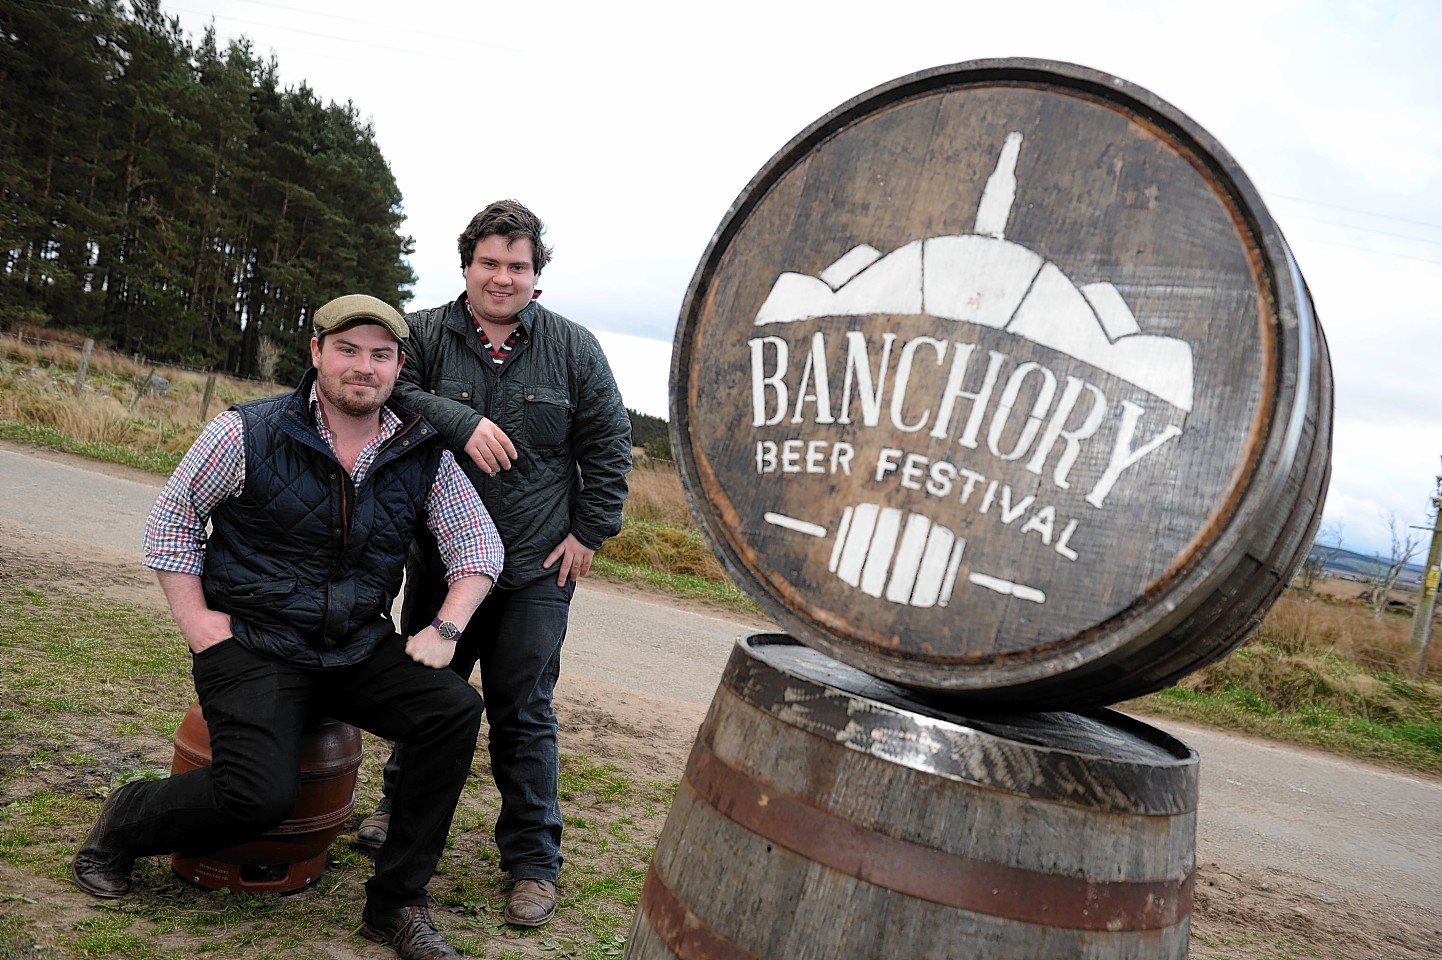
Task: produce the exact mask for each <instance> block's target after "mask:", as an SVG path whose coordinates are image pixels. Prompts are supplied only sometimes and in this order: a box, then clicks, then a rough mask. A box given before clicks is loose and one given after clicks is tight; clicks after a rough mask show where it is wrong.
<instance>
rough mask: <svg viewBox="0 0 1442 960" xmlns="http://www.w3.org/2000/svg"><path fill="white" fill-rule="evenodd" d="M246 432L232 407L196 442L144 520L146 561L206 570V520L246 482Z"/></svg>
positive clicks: (178, 569) (165, 567)
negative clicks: (244, 436)
mask: <svg viewBox="0 0 1442 960" xmlns="http://www.w3.org/2000/svg"><path fill="white" fill-rule="evenodd" d="M243 433H244V426H243V421H242V420H241V418H240V414H239V413H237V412H235V411H234V410H227V411H225V412H224V413H221V414H220V415H219V416H217V417H216V418H215V419H214V420H211V421H210V423H208V424H206V426H205V429H204V430H202V431H201V433H200V436H199V437H197V438H196V440H195V443H193V444H191V447H190V450H189V451H187V452H186V454H185V456H184V457H183V458H182V459H181V461H180V466H178V467H176V468H175V472H174V473H172V474H171V475H170V479H169V480H167V481H166V483H165V488H164V489H163V490H161V491H160V496H159V497H157V498H156V500H155V505H154V506H153V507H151V508H150V516H149V517H148V518H147V519H146V521H145V565H146V566H147V567H149V568H150V569H152V570H161V571H165V572H169V573H188V574H193V575H195V576H200V575H201V573H203V572H204V570H205V525H206V521H207V520H208V519H209V518H210V514H211V513H212V512H213V511H214V510H215V508H216V507H217V506H219V505H220V503H221V501H223V500H225V499H226V498H227V497H233V496H236V495H238V494H239V493H240V491H241V489H242V488H243V487H244V485H245V442H244V438H243Z"/></svg>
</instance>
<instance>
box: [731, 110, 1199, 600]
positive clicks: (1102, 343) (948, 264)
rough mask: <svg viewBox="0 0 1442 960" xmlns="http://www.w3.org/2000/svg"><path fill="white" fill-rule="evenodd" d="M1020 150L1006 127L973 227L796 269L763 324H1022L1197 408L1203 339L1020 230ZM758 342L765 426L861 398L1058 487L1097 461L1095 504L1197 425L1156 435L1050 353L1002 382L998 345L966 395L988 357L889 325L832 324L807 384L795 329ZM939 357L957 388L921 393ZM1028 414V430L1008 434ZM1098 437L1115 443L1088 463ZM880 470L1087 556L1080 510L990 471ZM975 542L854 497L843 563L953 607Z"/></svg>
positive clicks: (848, 461) (828, 417)
mask: <svg viewBox="0 0 1442 960" xmlns="http://www.w3.org/2000/svg"><path fill="white" fill-rule="evenodd" d="M1021 145H1022V135H1021V134H1020V133H1016V132H1013V133H1010V134H1008V135H1007V137H1006V142H1005V145H1004V146H1003V147H1002V150H1001V155H1000V158H999V160H998V162H997V165H996V169H995V170H994V171H993V172H992V174H991V176H990V177H989V178H988V180H987V183H986V188H985V190H984V192H983V194H982V197H981V201H980V203H979V205H978V208H977V215H976V223H975V228H974V229H975V232H974V233H972V234H963V235H949V236H936V237H929V238H925V239H921V240H916V241H912V242H911V243H907V244H905V245H904V246H902V247H900V248H898V249H896V250H893V251H892V252H891V253H889V254H885V255H883V254H882V253H881V252H880V251H878V250H876V249H875V248H873V247H871V246H868V245H865V244H862V245H860V246H856V247H853V248H852V249H851V250H849V251H848V252H847V253H846V254H844V255H843V256H841V257H840V258H839V259H837V260H836V261H835V262H834V263H832V264H831V265H830V266H829V267H827V268H826V269H824V270H822V271H821V272H820V274H819V276H817V277H811V276H807V275H804V274H800V273H783V274H781V276H780V277H779V278H778V279H777V280H776V283H775V284H774V286H773V287H772V289H771V292H770V294H769V295H768V296H767V298H766V300H765V301H764V303H762V305H761V308H760V310H759V311H758V312H757V314H756V318H755V325H756V326H758V327H770V328H777V327H780V326H781V325H785V324H789V323H795V322H797V321H803V320H811V319H817V318H838V317H857V316H868V315H886V316H893V317H894V316H907V315H923V314H924V315H927V316H930V317H935V318H939V319H942V320H950V321H954V322H956V323H958V324H972V325H975V326H979V327H985V328H990V329H994V330H1000V331H1005V332H1006V333H1008V334H1011V335H1013V336H1015V337H1018V338H1021V339H1023V340H1027V341H1030V342H1032V343H1035V344H1039V345H1041V346H1043V347H1046V348H1049V349H1051V350H1054V351H1056V352H1058V353H1061V354H1065V355H1067V356H1069V357H1072V358H1074V359H1075V360H1078V361H1081V362H1082V363H1085V364H1088V365H1090V366H1092V367H1094V368H1096V369H1098V370H1101V371H1104V372H1106V373H1108V374H1111V375H1112V376H1114V377H1116V378H1118V379H1120V380H1123V381H1126V382H1127V383H1129V384H1132V385H1133V386H1135V387H1137V388H1140V389H1141V390H1142V391H1144V392H1146V393H1147V394H1150V395H1151V396H1153V397H1155V398H1157V399H1158V400H1160V401H1162V402H1163V403H1165V404H1167V405H1170V406H1171V407H1173V408H1175V409H1176V410H1177V411H1179V412H1180V414H1181V416H1182V418H1185V415H1186V414H1187V413H1189V412H1190V411H1191V410H1192V405H1193V369H1192V349H1191V346H1190V345H1189V344H1188V343H1187V342H1185V341H1183V340H1180V339H1176V338H1172V337H1164V336H1155V335H1150V334H1146V333H1143V332H1142V330H1141V326H1140V324H1139V323H1138V322H1137V318H1136V316H1135V315H1134V314H1133V313H1132V310H1131V308H1130V307H1129V306H1128V305H1127V303H1126V301H1125V300H1124V299H1123V298H1122V295H1121V293H1120V292H1119V291H1118V290H1117V288H1116V287H1115V286H1113V285H1112V284H1110V283H1106V282H1098V283H1088V284H1085V285H1082V286H1080V287H1079V286H1077V285H1076V284H1074V283H1073V282H1072V281H1071V280H1070V279H1069V278H1068V277H1067V276H1066V275H1065V274H1064V273H1063V272H1062V270H1061V269H1060V268H1059V267H1058V266H1057V265H1056V264H1054V263H1051V262H1049V261H1048V260H1046V259H1045V258H1044V257H1042V256H1041V255H1039V254H1038V253H1036V252H1035V251H1033V250H1031V249H1029V248H1027V247H1025V246H1022V245H1021V244H1018V243H1015V242H1012V241H1009V240H1007V239H1006V227H1007V222H1008V220H1009V219H1010V217H1011V210H1012V206H1013V204H1014V202H1015V200H1016V192H1017V184H1016V175H1015V171H1016V163H1017V158H1018V157H1019V155H1020V152H1021ZM838 339H840V340H841V341H843V342H844V347H843V349H844V352H845V355H846V360H845V363H844V371H845V375H844V382H843V383H842V384H841V389H840V391H839V392H837V391H834V390H833V384H832V383H831V374H830V373H829V372H828V371H829V369H830V368H831V363H830V362H829V357H830V355H831V354H834V353H835V352H836V350H837V340H838ZM748 344H749V347H750V351H751V371H752V383H751V385H752V408H753V409H752V413H753V416H752V423H753V425H754V426H758V427H759V426H773V425H776V424H779V423H781V422H782V421H783V420H787V419H788V415H789V422H791V423H808V422H809V423H811V424H850V423H852V422H853V421H852V414H853V408H854V407H857V406H859V412H860V416H859V418H858V421H857V422H858V425H859V426H869V427H874V426H877V425H878V424H879V423H880V422H881V420H882V419H883V417H885V416H889V419H890V425H891V426H892V427H893V428H894V429H896V430H898V431H901V432H903V433H924V435H925V436H928V437H930V438H933V439H937V440H940V439H943V438H951V437H953V436H954V437H955V441H956V443H957V444H958V445H959V446H961V447H965V448H972V449H977V448H979V447H981V446H982V445H983V444H984V445H985V448H986V449H987V450H988V451H989V452H990V453H991V454H992V455H993V456H994V457H996V458H998V459H999V460H1002V461H1019V462H1021V463H1022V464H1023V466H1024V467H1025V469H1026V470H1027V471H1029V472H1030V473H1033V474H1036V475H1037V476H1039V477H1040V476H1043V475H1045V474H1046V472H1047V468H1048V467H1049V468H1050V472H1049V479H1050V481H1051V483H1052V485H1053V487H1054V488H1056V489H1058V490H1065V489H1067V488H1068V487H1069V486H1070V485H1071V482H1072V480H1073V479H1074V478H1073V475H1072V474H1073V470H1074V468H1075V467H1076V465H1077V463H1078V460H1079V458H1080V459H1081V460H1082V461H1083V462H1084V463H1086V464H1088V465H1092V466H1093V468H1094V475H1092V476H1089V477H1088V478H1087V480H1088V481H1089V483H1088V486H1087V493H1086V494H1085V496H1084V500H1085V502H1086V503H1087V504H1090V505H1091V507H1094V508H1097V509H1100V508H1102V507H1103V506H1104V504H1105V501H1106V497H1107V495H1108V494H1109V493H1110V492H1111V490H1112V489H1113V487H1114V486H1115V484H1116V483H1117V481H1118V480H1119V479H1120V478H1121V476H1122V475H1123V474H1124V473H1125V471H1127V470H1128V469H1130V468H1132V467H1134V466H1135V465H1136V464H1137V463H1139V462H1140V461H1141V460H1142V459H1143V458H1145V457H1146V456H1147V455H1149V454H1151V453H1153V452H1154V451H1156V450H1158V449H1160V448H1161V447H1163V446H1164V445H1165V444H1167V443H1168V442H1169V441H1171V440H1173V439H1175V438H1176V437H1179V436H1181V434H1182V429H1181V427H1180V426H1178V425H1177V424H1175V423H1170V422H1169V423H1166V424H1164V425H1163V426H1161V427H1160V429H1157V430H1156V431H1155V432H1154V433H1152V434H1151V435H1150V436H1144V435H1143V433H1144V430H1145V428H1144V426H1143V423H1144V417H1145V416H1146V415H1147V410H1145V409H1144V408H1143V406H1141V405H1140V404H1139V403H1135V402H1132V401H1131V400H1127V399H1123V400H1121V401H1120V402H1119V403H1118V404H1117V405H1116V412H1115V413H1113V412H1112V404H1111V402H1110V401H1109V399H1108V398H1107V397H1106V395H1105V394H1104V392H1103V390H1102V389H1101V388H1100V387H1098V386H1097V385H1096V384H1094V383H1091V382H1089V381H1087V380H1083V379H1081V378H1079V377H1076V376H1071V375H1063V376H1062V377H1058V375H1057V373H1056V372H1054V371H1052V370H1051V369H1050V368H1049V367H1047V366H1045V365H1043V364H1040V363H1037V362H1034V361H1029V362H1025V363H1019V364H1015V366H1014V367H1012V368H1010V373H1009V374H1008V375H1007V376H1005V377H1003V374H1004V373H1006V371H1007V370H1008V369H1009V364H1011V363H1012V360H1011V358H1010V357H1008V356H1007V355H1005V354H1002V353H999V352H997V351H995V350H993V351H990V352H989V355H988V357H987V358H986V367H985V371H984V373H983V374H982V385H981V387H980V388H979V389H975V390H968V389H965V388H964V386H963V384H964V383H965V377H966V374H967V369H968V366H969V364H970V363H971V361H972V360H973V359H978V360H980V359H981V358H980V357H979V356H976V354H977V350H976V346H977V345H976V344H972V343H963V342H956V341H947V340H941V339H937V338H934V337H926V336H922V337H912V338H910V339H906V340H901V341H900V342H898V335H897V334H896V333H894V332H887V333H884V334H882V335H881V337H880V343H879V345H878V344H877V342H876V338H875V337H871V338H868V336H867V334H866V333H864V332H861V331H856V330H850V331H847V332H845V333H844V334H843V335H842V336H841V337H840V338H838V337H835V336H833V337H831V338H830V339H829V340H828V337H827V335H826V333H825V332H824V331H818V332H816V333H813V334H812V335H811V337H810V342H809V344H808V345H807V348H806V352H805V359H804V362H803V364H802V367H801V372H800V374H799V379H798V378H797V377H796V375H795V374H794V373H793V372H792V370H791V367H790V361H789V357H790V352H791V351H790V344H789V342H788V341H787V339H786V338H785V337H782V336H778V335H766V336H758V337H755V338H752V339H751V340H750V341H748ZM893 354H895V357H894V358H893ZM933 357H934V362H935V363H936V365H937V366H938V367H942V366H944V365H946V364H948V363H949V364H950V366H949V368H948V372H947V376H946V379H945V387H944V388H943V389H942V391H941V392H940V393H939V394H932V395H930V396H926V397H920V398H918V397H915V396H911V395H910V394H909V393H908V388H910V387H911V386H912V380H911V375H912V371H913V368H914V367H915V366H916V365H917V364H922V363H926V362H929V361H931V360H932V358H933ZM888 372H890V375H891V383H890V385H889V391H890V403H889V405H888V404H886V403H885V397H886V395H887V391H888V384H887V383H886V378H887V375H888ZM788 376H791V377H792V379H791V380H788ZM1028 381H1030V386H1028ZM998 388H999V389H998ZM1026 389H1030V390H1031V391H1032V392H1033V395H1034V397H1035V399H1034V400H1033V401H1032V403H1031V406H1030V408H1029V409H1021V408H1019V407H1018V406H1017V405H1018V403H1019V397H1021V396H1022V395H1023V391H1024V390H1026ZM793 396H794V398H795V399H794V401H793V399H792V397H793ZM966 403H969V404H970V405H971V407H970V412H969V415H968V416H966V417H965V418H963V417H962V416H961V415H960V412H959V411H960V410H961V409H962V408H963V405H964V404H966ZM988 405H990V406H988ZM988 414H989V415H990V419H989V421H988V420H987V416H988ZM1013 417H1019V418H1020V419H1021V422H1022V423H1023V426H1022V428H1021V429H1020V431H1019V433H1016V434H1015V435H1014V437H1013V439H1012V440H1010V441H1007V440H1005V439H1004V436H1006V430H1007V429H1008V425H1009V424H1010V423H1012V421H1013ZM1104 428H1105V429H1104ZM1089 444H1091V445H1096V444H1101V445H1102V446H1101V448H1100V449H1099V450H1097V451H1092V452H1091V453H1090V455H1088V456H1085V457H1083V456H1082V455H1083V453H1084V451H1087V450H1089V449H1090V447H1089V446H1088V445H1089ZM855 456H856V451H855V449H854V448H853V446H852V445H851V444H850V443H848V442H844V441H843V442H836V443H828V442H823V441H803V440H799V439H798V440H783V441H780V442H778V441H759V442H758V443H757V448H756V468H757V471H758V473H769V472H790V473H795V472H808V473H824V472H830V473H837V472H838V471H844V472H845V473H848V474H849V473H850V472H851V467H852V462H853V460H854V459H855ZM873 478H874V479H875V480H876V481H878V482H881V481H883V480H887V479H893V480H896V481H897V482H899V483H900V484H901V485H902V486H903V487H907V488H909V489H911V490H914V491H922V492H924V493H926V494H928V495H930V496H933V497H950V496H953V495H956V496H957V497H958V499H959V500H960V502H961V503H967V502H968V501H971V502H973V503H974V504H976V505H978V509H979V511H980V512H983V513H985V512H988V511H989V510H994V511H995V512H996V513H997V515H999V516H1000V517H1001V519H1002V521H1003V522H1004V523H1006V524H1011V523H1013V522H1014V521H1017V520H1020V519H1021V518H1022V517H1026V521H1025V522H1024V523H1022V524H1021V525H1020V527H1019V528H1017V529H1019V530H1020V531H1021V532H1022V533H1023V534H1030V535H1032V536H1034V537H1036V538H1037V539H1039V540H1040V542H1041V543H1042V544H1043V545H1044V546H1046V547H1048V548H1050V549H1052V550H1054V551H1055V552H1056V553H1057V554H1059V555H1061V556H1062V557H1064V558H1066V559H1067V560H1075V559H1076V558H1077V554H1076V553H1075V552H1073V551H1072V549H1071V548H1070V546H1069V541H1070V540H1071V538H1072V537H1073V535H1074V534H1075V532H1076V530H1077V526H1078V522H1079V521H1078V519H1077V518H1075V517H1070V518H1068V517H1064V516H1060V515H1058V513H1057V510H1056V508H1055V507H1053V506H1051V505H1048V504H1044V503H1040V502H1038V500H1037V497H1036V495H1035V494H1032V493H1028V494H1026V495H1025V496H1023V495H1021V494H1014V493H1013V491H1012V488H1011V487H1010V486H1009V485H1007V484H1003V483H1000V482H999V481H998V480H996V479H992V478H988V477H986V476H984V475H983V474H981V473H978V472H976V471H975V470H970V469H965V468H963V467H959V466H958V465H956V464H954V463H952V462H950V461H948V460H936V459H932V458H929V457H924V456H921V455H918V454H907V453H905V452H904V451H902V450H899V449H895V448H890V447H888V448H885V449H883V450H881V452H880V454H879V455H878V457H877V460H876V462H875V467H874V471H873ZM973 494H976V496H975V499H974V500H973ZM765 519H766V521H767V522H768V523H771V524H774V525H777V526H780V527H782V528H784V529H788V530H792V531H795V532H798V533H802V534H805V535H808V536H814V537H826V536H829V535H830V531H829V530H828V529H827V528H826V527H824V526H821V525H818V524H815V523H812V522H811V521H809V520H805V519H798V518H794V517H788V516H785V515H782V514H777V513H767V514H766V515H765ZM964 548H965V541H964V540H963V539H961V538H960V537H957V536H956V535H955V533H954V532H953V531H951V530H949V529H947V528H946V527H945V526H943V525H941V524H938V523H936V522H935V521H934V520H932V519H931V518H930V517H927V516H925V515H923V514H922V513H919V512H915V511H911V512H907V511H903V510H900V509H898V508H894V507H883V506H880V505H877V504H874V503H862V504H858V505H856V506H852V507H846V508H845V509H844V510H843V511H842V515H841V517H840V518H838V520H837V528H836V542H835V544H834V545H833V550H832V553H831V560H830V564H829V569H830V572H831V573H832V574H834V575H835V576H836V577H838V578H839V579H841V580H842V581H843V582H845V583H847V584H850V585H851V586H854V587H857V588H858V589H860V590H862V591H863V592H865V593H867V594H868V595H870V596H874V597H882V596H884V597H885V598H886V599H887V600H888V601H891V602H893V603H900V604H906V605H909V606H914V607H929V606H944V605H945V604H946V603H947V602H948V600H949V598H950V596H951V593H952V588H953V584H954V581H955V577H956V573H957V570H958V567H959V564H960V560H961V555H962V552H963V550H964ZM968 580H969V582H970V583H972V584H973V585H975V586H979V587H982V588H985V589H988V590H993V591H996V592H998V593H1002V594H1006V595H1009V596H1013V597H1016V598H1018V599H1022V600H1028V601H1032V602H1035V603H1044V602H1045V601H1046V595H1045V592H1044V591H1043V590H1041V589H1039V588H1038V587H1036V586H1032V585H1028V584H1021V583H1015V582H1012V581H1011V580H1010V579H1008V578H1006V577H1001V576H993V575H991V574H988V573H985V572H978V571H973V572H971V573H970V574H969V575H968Z"/></svg>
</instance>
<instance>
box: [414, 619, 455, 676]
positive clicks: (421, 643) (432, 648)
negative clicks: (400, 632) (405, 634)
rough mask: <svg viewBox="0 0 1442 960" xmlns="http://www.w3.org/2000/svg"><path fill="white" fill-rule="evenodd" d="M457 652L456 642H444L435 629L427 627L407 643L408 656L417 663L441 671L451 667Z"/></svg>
mask: <svg viewBox="0 0 1442 960" xmlns="http://www.w3.org/2000/svg"><path fill="white" fill-rule="evenodd" d="M455 652H456V643H455V641H454V640H442V639H441V635H440V634H439V633H437V632H436V628H435V627H426V628H425V629H424V630H422V631H421V632H420V633H418V634H416V635H415V636H414V637H411V638H410V639H408V640H407V641H406V656H408V657H410V658H411V659H412V660H414V661H415V662H416V663H419V664H423V665H425V666H427V667H434V668H435V669H437V670H439V669H441V668H442V667H449V666H450V665H451V656H452V655H453V654H455Z"/></svg>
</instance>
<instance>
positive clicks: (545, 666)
mask: <svg viewBox="0 0 1442 960" xmlns="http://www.w3.org/2000/svg"><path fill="white" fill-rule="evenodd" d="M412 558H413V559H414V558H415V553H414V552H413V553H412ZM424 569H425V568H422V567H419V566H414V565H413V566H408V567H407V570H406V579H407V589H406V597H405V607H404V612H403V615H402V623H403V625H404V628H405V631H406V633H407V634H414V633H415V632H417V631H418V630H421V629H424V627H425V626H426V624H428V623H430V622H431V620H432V618H433V617H434V616H435V612H436V610H437V609H439V606H440V601H441V599H443V598H444V596H445V593H444V589H445V585H444V582H443V581H442V579H441V578H440V577H439V576H435V575H430V576H427V575H426V574H425V573H424ZM575 590H576V585H575V584H574V583H568V584H566V585H565V586H564V587H558V586H556V579H555V577H554V576H551V575H548V576H545V577H543V578H541V579H540V580H535V581H532V582H531V583H528V584H525V585H524V586H520V587H516V588H514V589H509V590H508V589H503V588H500V587H497V588H495V589H494V590H492V591H491V593H490V595H488V596H487V597H486V599H485V601H484V602H483V603H482V604H481V606H480V609H478V610H477V611H476V613H475V615H474V616H473V617H471V621H470V623H469V625H468V626H467V627H466V630H465V633H464V634H462V636H461V639H460V640H459V641H458V642H457V643H456V652H455V654H454V655H453V656H452V658H451V670H452V671H454V672H455V674H456V676H458V677H461V678H463V679H465V680H469V679H470V676H471V671H472V669H474V668H475V667H476V666H477V665H479V666H480V669H481V694H482V697H483V699H484V700H485V711H486V721H487V725H488V727H489V738H488V741H487V743H488V746H489V748H490V754H491V776H492V778H493V779H494V780H495V782H496V789H497V791H498V792H499V793H500V795H501V812H500V815H499V816H498V817H497V818H496V832H495V836H496V848H497V849H498V850H499V851H500V854H501V864H500V866H501V869H502V870H504V871H505V872H507V873H509V874H510V875H511V879H513V880H550V881H552V882H555V880H556V878H557V876H559V874H560V872H561V863H562V860H563V858H562V856H561V802H560V799H559V798H558V796H557V793H558V791H559V789H560V775H561V757H560V744H559V738H558V736H557V726H556V712H555V710H554V709H553V708H552V699H553V697H554V695H555V691H556V679H557V678H558V677H559V676H560V673H561V644H562V643H563V642H564V641H565V639H566V625H567V623H568V621H569V619H570V615H571V597H572V595H573V594H574V593H575ZM415 752H416V751H413V750H412V749H411V748H410V747H409V745H405V746H399V745H398V746H397V748H396V749H395V750H393V751H392V752H391V757H390V760H389V761H387V763H386V767H385V775H384V789H385V799H384V800H382V801H381V809H391V803H392V799H391V798H392V797H393V796H394V794H393V787H394V785H395V784H396V783H397V779H398V776H399V772H400V771H401V770H402V769H404V770H405V771H406V775H407V776H410V766H411V762H412V754H413V753H415Z"/></svg>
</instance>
